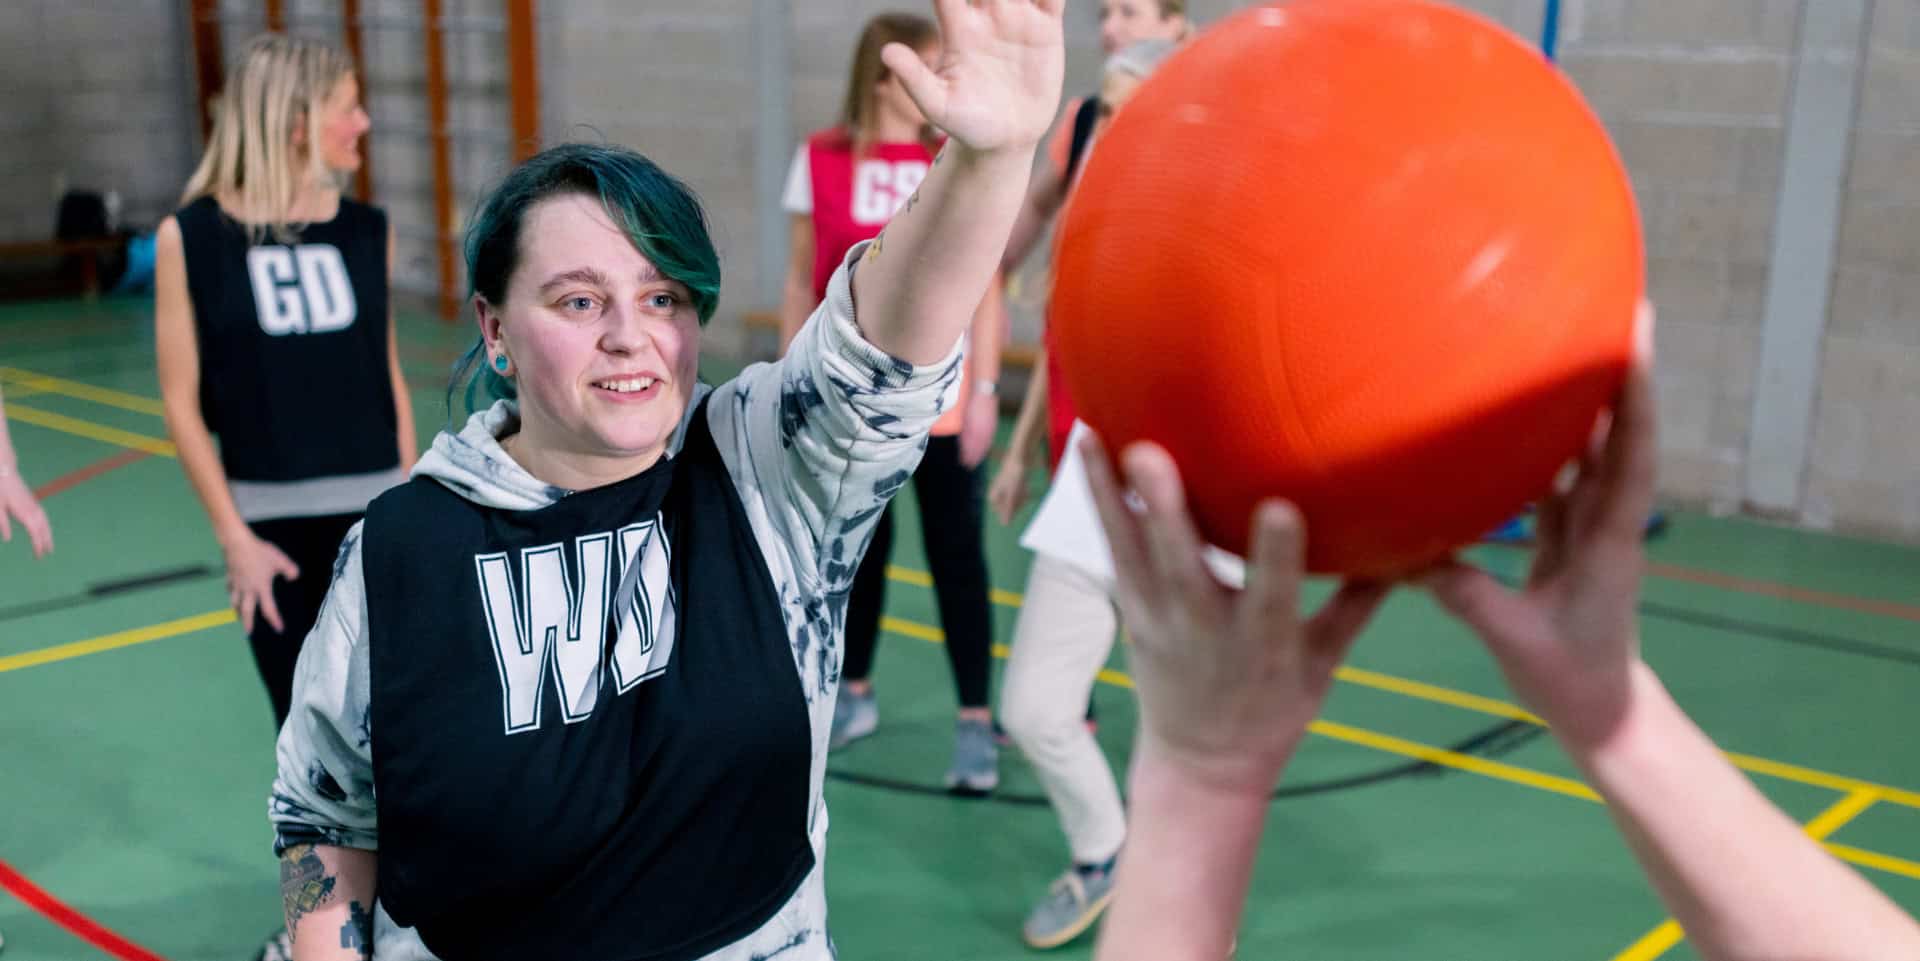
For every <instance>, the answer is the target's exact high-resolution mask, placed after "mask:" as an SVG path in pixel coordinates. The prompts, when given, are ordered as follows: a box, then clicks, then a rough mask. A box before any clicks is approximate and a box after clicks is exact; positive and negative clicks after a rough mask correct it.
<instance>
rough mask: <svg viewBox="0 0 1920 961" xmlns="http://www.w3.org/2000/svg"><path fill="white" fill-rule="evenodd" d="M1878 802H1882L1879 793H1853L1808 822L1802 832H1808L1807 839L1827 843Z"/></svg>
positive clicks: (1865, 791)
mask: <svg viewBox="0 0 1920 961" xmlns="http://www.w3.org/2000/svg"><path fill="white" fill-rule="evenodd" d="M1878 800H1880V794H1879V792H1877V791H1872V790H1863V791H1853V792H1851V793H1849V794H1848V795H1847V796H1846V797H1843V798H1841V799H1840V800H1838V801H1835V802H1834V803H1833V806H1832V807H1829V808H1827V809H1826V810H1825V811H1822V812H1820V814H1819V816H1818V817H1815V818H1814V819H1813V820H1811V821H1808V822H1807V824H1806V827H1803V828H1801V830H1802V831H1805V832H1806V834H1807V837H1810V838H1812V839H1814V840H1815V841H1825V840H1826V839H1828V838H1830V837H1832V836H1833V833H1834V832H1835V831H1838V830H1840V829H1841V828H1843V827H1846V826H1847V822H1849V821H1852V820H1853V819H1854V818H1857V817H1859V816H1860V815H1861V814H1863V813H1865V812H1866V810H1867V809H1868V808H1870V807H1873V804H1874V802H1875V801H1878Z"/></svg>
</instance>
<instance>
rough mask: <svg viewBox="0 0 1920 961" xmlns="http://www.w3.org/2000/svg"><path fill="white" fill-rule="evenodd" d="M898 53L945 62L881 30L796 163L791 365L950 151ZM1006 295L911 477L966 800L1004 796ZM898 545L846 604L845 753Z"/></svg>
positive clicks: (985, 320)
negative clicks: (994, 683)
mask: <svg viewBox="0 0 1920 961" xmlns="http://www.w3.org/2000/svg"><path fill="white" fill-rule="evenodd" d="M889 43H903V44H906V45H907V46H910V47H912V48H914V49H915V50H917V51H919V53H920V55H921V58H922V59H923V60H926V61H927V62H928V63H929V64H932V63H934V62H935V61H937V60H938V59H939V53H940V36H939V32H938V30H937V29H936V28H935V26H934V24H933V22H932V21H930V20H928V19H926V18H925V17H920V16H915V15H913V14H905V13H883V14H880V15H878V16H876V17H874V18H873V19H872V20H870V21H868V23H867V25H866V27H865V29H864V30H862V31H861V34H860V40H859V43H858V44H857V45H856V47H855V50H854V58H853V66H852V70H851V76H850V78H849V80H848V84H847V96H846V100H845V104H844V106H843V107H842V109H841V118H840V122H839V123H838V124H836V125H835V126H833V127H830V128H828V129H826V130H822V131H820V132H818V133H816V134H814V135H813V136H811V137H809V138H808V139H807V142H806V143H804V144H801V145H800V148H799V150H798V151H796V152H795V154H794V158H793V168H792V171H791V172H790V173H789V175H788V178H787V189H786V196H785V197H784V202H783V206H784V207H785V208H786V210H787V213H788V214H790V215H791V217H792V228H791V229H792V250H793V253H792V256H791V259H790V261H789V264H788V269H787V284H786V294H785V296H784V298H783V300H782V303H781V310H780V333H781V350H782V352H784V351H785V349H786V345H787V344H788V343H789V342H790V341H791V340H792V339H793V336H794V334H795V333H796V332H797V331H799V329H800V326H801V324H802V323H804V322H805V321H806V319H807V317H808V315H809V314H811V313H812V312H813V309H814V307H815V306H817V305H818V304H819V303H820V301H821V299H822V298H823V297H824V296H825V295H826V283H827V279H828V278H829V277H830V276H831V275H832V273H833V269H834V268H835V267H836V266H838V265H839V264H840V262H841V260H842V259H844V258H845V256H846V253H847V251H848V250H849V249H851V248H852V247H853V245H855V244H857V243H860V242H861V241H863V240H868V239H871V238H873V237H874V236H875V235H877V234H879V233H880V229H881V228H882V227H885V226H886V224H887V221H888V220H890V219H891V218H892V217H893V216H894V214H895V213H896V212H898V211H899V210H900V209H901V208H902V207H903V206H904V205H905V204H906V203H907V201H908V198H909V197H911V196H912V195H913V192H914V188H916V187H918V186H919V185H920V181H921V180H923V179H924V178H925V177H926V175H927V170H928V167H929V166H930V165H931V164H932V163H933V157H934V153H935V151H936V150H937V149H938V147H939V145H940V138H939V136H938V135H937V134H936V133H935V132H934V130H933V128H932V127H931V126H930V125H928V123H927V120H926V117H925V116H924V115H923V114H922V113H921V112H920V108H919V107H917V106H915V104H914V102H913V99H912V98H911V97H909V96H907V92H906V88H905V87H904V86H902V85H901V83H900V81H899V79H898V78H897V77H895V76H893V75H892V73H891V72H890V71H889V70H888V69H887V68H886V66H885V65H884V64H883V63H881V61H880V50H881V49H882V48H884V47H885V46H886V45H887V44H889ZM998 290H999V286H998V285H997V284H996V285H995V287H994V290H993V292H991V293H989V294H988V297H987V299H986V300H985V301H983V302H982V303H981V305H980V307H979V310H978V311H977V312H976V313H975V315H974V322H973V326H972V333H971V335H970V336H971V339H972V343H971V345H970V346H969V351H968V353H969V356H968V369H967V371H966V376H965V379H964V380H963V381H962V386H961V394H960V401H959V403H958V404H957V405H955V406H954V407H953V408H952V409H951V410H949V411H947V412H946V414H945V416H943V417H942V418H941V419H940V421H939V423H937V424H936V425H934V428H933V437H932V439H931V440H930V441H929V442H928V445H927V453H926V457H925V458H924V459H923V460H922V461H921V463H920V467H919V469H918V470H917V471H915V473H914V475H913V482H914V490H915V492H916V494H917V495H918V497H919V501H920V506H921V512H920V517H921V532H922V538H923V540H924V542H925V544H926V550H927V564H928V566H929V567H931V568H932V573H933V581H934V592H935V595H936V597H937V598H938V602H939V607H940V620H941V626H942V627H943V628H944V629H945V631H946V635H947V643H946V649H947V657H948V659H949V661H950V662H951V664H952V667H953V678H954V687H955V689H956V693H957V696H958V699H959V704H960V711H959V720H958V723H957V725H956V727H955V734H954V750H953V764H952V766H951V767H950V768H949V769H948V771H947V777H946V783H947V787H948V788H949V789H951V790H953V791H955V792H958V793H964V794H982V793H986V792H988V791H991V790H993V788H994V787H995V786H996V785H997V784H998V783H999V762H998V755H997V751H996V749H995V747H994V742H993V735H992V720H993V718H992V713H991V711H990V709H989V708H988V706H987V689H988V677H989V670H990V668H989V665H990V660H991V649H992V643H993V624H992V613H991V608H990V606H989V600H988V594H987V590H988V588H987V562H986V550H985V544H984V541H983V534H982V523H981V522H982V518H983V516H984V513H985V501H984V484H983V482H982V478H981V476H980V463H981V461H982V460H984V459H985V457H986V454H987V448H988V447H989V446H990V445H991V444H992V442H993V432H994V428H995V426H996V424H997V417H998V409H997V407H996V401H995V397H994V390H995V381H996V380H997V379H998V378H999V372H1000V342H1001V340H1002V339H1003V328H1004V325H1005V323H1006V320H1005V313H1004V311H1003V310H1002V309H1001V302H1000V299H999V293H998ZM902 480H903V481H904V478H903V479H902ZM892 545H893V520H892V512H891V511H889V512H888V513H887V514H886V515H883V516H882V517H881V520H880V526H879V528H878V530H877V531H876V532H875V534H874V538H873V546H872V547H871V548H869V549H868V551H867V554H866V558H865V560H864V561H863V562H862V564H861V567H860V570H859V573H858V575H857V576H856V577H855V579H854V584H853V593H852V596H851V597H850V598H849V601H848V609H847V654H846V662H845V665H844V667H843V670H842V678H843V680H844V686H843V687H842V689H841V692H840V700H839V703H838V705H837V707H836V709H835V711H834V723H833V746H834V747H836V748H838V747H843V746H845V745H847V744H849V743H851V742H853V741H856V740H858V739H860V738H862V737H865V736H866V735H868V734H871V733H873V730H874V728H875V726H876V724H877V723H878V721H879V710H878V706H877V701H876V700H875V697H874V692H873V685H872V683H871V682H870V681H869V679H868V677H869V674H870V673H871V671H872V667H873V652H874V647H875V644H876V642H877V640H878V636H879V631H880V614H881V609H882V607H883V606H884V602H885V596H886V568H887V558H888V554H889V553H890V552H891V548H892Z"/></svg>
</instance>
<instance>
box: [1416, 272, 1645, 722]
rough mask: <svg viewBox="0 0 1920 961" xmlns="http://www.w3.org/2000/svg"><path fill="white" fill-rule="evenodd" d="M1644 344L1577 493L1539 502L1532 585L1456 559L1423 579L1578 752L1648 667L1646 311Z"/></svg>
mask: <svg viewBox="0 0 1920 961" xmlns="http://www.w3.org/2000/svg"><path fill="white" fill-rule="evenodd" d="M1638 338H1639V340H1638V348H1637V356H1636V358H1635V360H1634V364H1633V367H1632V369H1631V370H1630V371H1629V372H1628V374H1627V381H1626V385H1625V386H1624V387H1623V388H1622V390H1621V394H1620V400H1619V403H1618V404H1617V405H1616V406H1615V408H1614V411H1613V415H1612V419H1611V422H1610V423H1609V425H1608V429H1607V432H1606V436H1605V439H1604V441H1602V442H1600V443H1597V444H1596V445H1595V447H1594V449H1593V450H1591V451H1589V452H1588V454H1587V456H1586V457H1584V458H1582V460H1581V463H1580V465H1579V474H1578V477H1577V479H1576V480H1575V481H1574V483H1573V485H1572V487H1571V488H1569V489H1567V490H1566V491H1565V492H1562V493H1556V494H1555V495H1553V496H1552V497H1549V498H1548V499H1547V500H1546V501H1545V502H1544V503H1542V504H1541V506H1540V511H1539V535H1538V540H1539V552H1538V554H1537V555H1536V556H1535V558H1534V563H1533V570H1532V572H1531V573H1530V574H1529V575H1528V577H1527V583H1526V586H1525V587H1524V588H1522V589H1521V590H1519V591H1517V592H1516V591H1510V590H1508V589H1507V588H1505V587H1504V586H1502V585H1501V584H1500V583H1499V582H1497V581H1495V580H1494V579H1493V578H1491V577H1489V576H1487V575H1486V574H1485V573H1483V572H1481V571H1479V570H1477V569H1475V568H1473V567H1470V566H1467V565H1465V564H1461V563H1457V562H1455V563H1450V564H1446V565H1444V566H1442V567H1440V568H1438V569H1436V570H1433V571H1430V572H1428V573H1427V574H1425V575H1424V576H1423V577H1422V578H1421V579H1420V580H1421V583H1422V584H1423V586H1425V587H1426V588H1427V589H1428V590H1430V591H1432V592H1433V595H1434V597H1435V598H1436V599H1437V600H1439V602H1440V603H1441V605H1442V606H1444V607H1446V608H1447V610H1449V611H1451V612H1452V613H1453V614H1454V615H1455V616H1456V617H1459V618H1460V619H1461V620H1462V621H1464V622H1466V623H1467V625H1468V626H1470V627H1472V628H1473V629H1474V630H1475V631H1476V632H1478V633H1479V635H1480V636H1481V638H1482V639H1484V640H1485V641H1486V644H1487V647H1488V649H1489V650H1491V651H1492V652H1493V655H1494V658H1495V659H1496V660H1497V661H1498V662H1499V664H1500V669H1501V671H1502V672H1503V673H1505V674H1506V677H1507V683H1508V684H1510V685H1511V686H1512V687H1513V689H1514V692H1515V693H1516V694H1518V695H1519V696H1520V700H1521V701H1522V702H1523V703H1524V704H1526V705H1527V706H1528V707H1529V708H1531V709H1532V710H1533V711H1534V712H1535V713H1538V714H1539V715H1541V716H1542V717H1544V718H1545V719H1546V720H1547V722H1548V723H1550V724H1552V725H1553V726H1554V728H1555V729H1556V730H1557V731H1558V732H1559V733H1560V735H1561V737H1563V738H1565V739H1569V740H1570V741H1571V742H1572V743H1573V744H1576V745H1577V744H1579V743H1582V742H1590V741H1592V740H1594V739H1597V738H1603V737H1605V736H1606V735H1607V734H1608V733H1610V732H1611V731H1612V730H1613V727H1614V726H1615V724H1617V723H1618V721H1619V720H1620V718H1621V715H1622V712H1623V711H1624V710H1625V708H1626V706H1627V703H1628V700H1629V693H1630V692H1629V687H1630V685H1631V683H1632V677H1633V673H1634V668H1635V666H1636V665H1637V664H1639V662H1640V635H1639V630H1638V627H1637V625H1636V622H1635V615H1636V612H1635V609H1636V606H1637V604H1638V601H1639V597H1640V576H1641V574H1642V572H1643V570H1644V568H1645V566H1646V557H1645V554H1644V551H1643V549H1642V546H1641V543H1642V534H1643V530H1644V526H1645V524H1646V519H1647V514H1648V512H1650V511H1651V510H1652V509H1653V494H1654V464H1655V461H1656V460H1657V459H1658V455H1659V445H1658V443H1657V441H1656V440H1655V437H1654V422H1655V415H1654V400H1653V370H1652V346H1651V345H1652V338H1653V308H1652V307H1651V306H1649V305H1647V304H1645V303H1642V304H1641V306H1640V317H1639V320H1638Z"/></svg>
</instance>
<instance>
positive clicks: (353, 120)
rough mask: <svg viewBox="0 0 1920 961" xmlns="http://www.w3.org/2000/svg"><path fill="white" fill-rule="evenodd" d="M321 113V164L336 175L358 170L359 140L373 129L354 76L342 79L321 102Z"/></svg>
mask: <svg viewBox="0 0 1920 961" xmlns="http://www.w3.org/2000/svg"><path fill="white" fill-rule="evenodd" d="M319 114H320V124H319V126H320V133H319V139H320V162H321V163H323V164H326V166H327V169H328V170H332V171H334V172H336V173H352V172H354V171H356V170H359V169H360V163H361V158H360V138H361V137H364V136H366V133H367V130H368V128H370V127H372V126H373V121H372V120H371V119H369V118H368V117H367V111H366V110H365V109H364V108H362V107H361V105H360V82H359V81H357V80H355V79H354V78H353V75H352V74H347V75H346V76H344V77H341V78H340V80H339V82H338V83H335V84H334V85H333V90H332V92H330V93H328V94H327V99H325V100H323V101H321V103H320V106H319Z"/></svg>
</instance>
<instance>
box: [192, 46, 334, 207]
mask: <svg viewBox="0 0 1920 961" xmlns="http://www.w3.org/2000/svg"><path fill="white" fill-rule="evenodd" d="M352 74H353V61H352V60H349V59H348V58H347V56H346V55H345V54H343V53H341V52H340V51H339V50H337V49H335V48H334V47H333V46H331V45H329V44H327V43H325V42H323V41H320V40H314V39H311V38H307V37H290V36H286V35H284V34H277V33H269V34H262V35H260V36H258V37H255V38H253V39H252V40H251V41H248V43H247V47H246V50H245V52H243V53H242V54H241V56H240V62H239V64H238V65H237V67H236V69H235V70H234V71H233V72H232V73H231V74H230V75H229V76H228V79H227V85H226V87H225V89H223V90H221V91H220V95H219V98H218V99H217V100H215V101H214V106H213V134H212V136H210V137H208V138H207V149H206V152H205V153H203V154H201V155H200V165H199V166H198V167H196V168H194V171H193V176H192V177H189V178H188V179H187V187H186V190H185V191H184V192H182V193H181V195H180V203H181V204H182V205H183V206H184V205H186V204H189V203H192V202H193V201H195V200H198V199H199V198H201V197H204V196H207V195H209V194H211V195H213V196H216V197H218V196H227V197H231V198H234V199H236V200H237V201H238V203H239V207H240V209H239V210H237V211H234V212H233V213H235V214H237V215H238V214H242V213H244V216H245V219H246V221H247V226H248V233H249V236H250V238H251V239H252V240H253V241H254V242H255V243H258V242H259V241H260V240H262V239H264V237H265V235H266V234H267V233H268V232H272V233H273V234H274V235H275V236H276V237H278V238H280V239H282V240H286V239H288V236H287V235H288V234H289V233H290V232H291V231H292V230H293V229H295V228H294V224H293V222H292V221H293V205H294V201H295V198H296V197H297V196H298V194H299V192H300V188H301V187H302V186H304V185H305V184H308V183H314V184H324V183H328V182H330V181H332V180H333V179H334V177H335V174H334V173H333V171H331V170H328V169H327V166H326V163H325V161H324V159H323V158H322V157H321V153H320V150H319V149H318V144H319V142H320V119H321V118H320V114H321V108H322V105H323V104H325V103H326V100H327V98H328V97H329V96H331V95H332V93H333V90H334V87H335V86H337V85H338V84H339V83H340V81H341V79H342V78H344V77H348V76H352ZM296 124H299V125H303V126H304V127H305V129H306V143H307V150H306V156H305V158H299V157H298V156H297V155H296V154H295V153H294V146H293V133H294V129H295V125H296ZM296 162H299V163H300V169H295V164H296Z"/></svg>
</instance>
